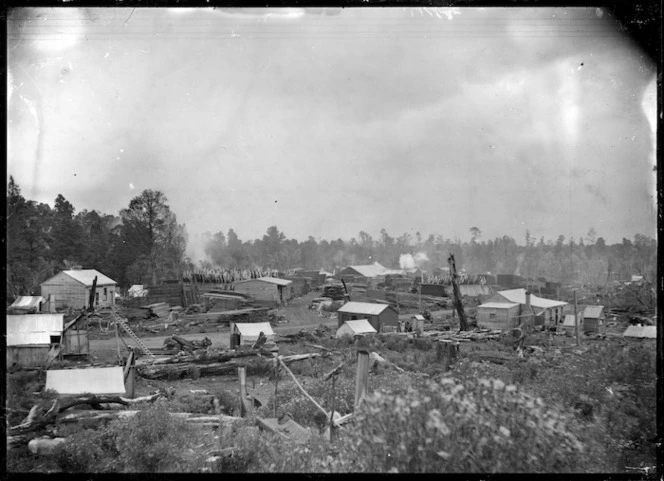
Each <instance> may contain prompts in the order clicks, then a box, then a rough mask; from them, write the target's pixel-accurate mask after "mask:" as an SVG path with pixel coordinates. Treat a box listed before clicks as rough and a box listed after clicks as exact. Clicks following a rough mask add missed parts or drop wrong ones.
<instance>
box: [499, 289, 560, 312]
mask: <svg viewBox="0 0 664 481" xmlns="http://www.w3.org/2000/svg"><path fill="white" fill-rule="evenodd" d="M498 294H500V295H501V296H503V297H504V298H505V299H507V300H508V301H510V302H517V303H519V304H525V303H526V290H525V289H509V290H506V291H499V292H498ZM530 305H531V306H533V307H539V308H541V309H547V308H549V307H561V306H566V305H567V303H566V302H562V301H553V300H551V299H542V298H541V297H537V296H535V295H533V294H531V295H530Z"/></svg>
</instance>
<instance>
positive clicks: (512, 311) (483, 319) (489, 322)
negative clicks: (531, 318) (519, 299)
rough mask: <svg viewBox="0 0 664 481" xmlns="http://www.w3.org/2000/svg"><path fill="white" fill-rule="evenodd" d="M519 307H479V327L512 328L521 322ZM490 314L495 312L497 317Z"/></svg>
mask: <svg viewBox="0 0 664 481" xmlns="http://www.w3.org/2000/svg"><path fill="white" fill-rule="evenodd" d="M519 307H520V306H514V307H510V308H506V309H497V308H493V307H478V308H477V327H479V328H481V329H512V328H514V327H517V326H518V324H519V321H518V316H519ZM490 314H495V315H496V317H495V319H490Z"/></svg>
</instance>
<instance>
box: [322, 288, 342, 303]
mask: <svg viewBox="0 0 664 481" xmlns="http://www.w3.org/2000/svg"><path fill="white" fill-rule="evenodd" d="M323 297H329V298H330V299H332V300H334V301H341V300H344V299H345V298H346V291H345V290H344V286H343V285H342V284H330V285H327V286H325V287H324V288H323Z"/></svg>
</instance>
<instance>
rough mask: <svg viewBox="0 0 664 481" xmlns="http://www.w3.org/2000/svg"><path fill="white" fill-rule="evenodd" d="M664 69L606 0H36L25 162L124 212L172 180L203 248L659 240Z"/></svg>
mask: <svg viewBox="0 0 664 481" xmlns="http://www.w3.org/2000/svg"><path fill="white" fill-rule="evenodd" d="M655 77H656V65H655V64H654V62H652V60H651V59H650V58H649V57H648V56H647V55H646V54H645V52H643V51H642V50H641V49H640V47H639V46H638V45H637V44H636V43H634V42H633V41H632V40H631V39H630V38H629V37H627V36H624V35H623V34H622V33H621V31H620V29H619V28H618V26H617V23H616V22H615V20H614V19H612V18H611V15H610V12H608V11H606V10H604V9H601V8H594V7H593V8H422V7H415V8H345V9H338V8H325V9H321V8H310V9H306V8H305V9H293V8H290V9H277V8H275V9H220V8H216V9H212V8H207V9H199V8H196V9H194V8H184V9H175V8H143V9H141V8H136V9H132V8H91V9H81V8H51V9H48V8H44V9H40V8H20V9H17V10H14V11H12V12H11V14H10V17H9V18H8V89H7V95H8V104H7V105H8V116H7V119H8V130H7V136H8V155H7V159H8V163H7V174H8V176H9V175H11V176H13V177H14V179H15V181H16V182H17V183H18V185H19V186H20V187H21V189H22V193H23V195H24V196H25V197H27V198H29V199H34V200H37V201H39V202H44V203H48V204H50V205H51V206H52V205H53V202H54V200H55V198H56V197H57V195H58V194H62V195H63V196H64V197H65V198H66V199H67V200H69V201H70V202H71V203H72V204H73V205H74V207H75V208H76V209H77V211H82V210H84V209H87V210H93V209H94V210H98V211H100V212H103V213H106V214H114V215H117V214H118V212H119V210H120V209H122V208H125V207H127V205H128V204H129V201H130V200H131V198H132V197H135V196H137V195H139V194H140V193H141V192H142V191H143V190H144V189H153V190H160V191H162V192H163V193H165V194H166V197H167V198H168V201H169V202H168V203H169V205H170V207H171V210H172V211H173V212H174V213H175V214H176V216H177V218H178V221H179V222H180V223H184V224H186V227H187V231H188V233H189V235H190V239H191V240H192V242H191V244H192V245H191V249H192V251H200V245H196V244H197V243H199V241H200V239H201V235H202V234H203V233H204V232H211V233H214V232H217V231H223V232H227V231H228V229H229V228H233V229H234V230H235V232H236V233H237V234H238V235H239V237H240V238H241V239H243V240H248V239H255V238H260V237H262V236H263V235H264V234H265V232H266V230H267V228H268V227H269V226H271V225H277V226H278V228H279V230H280V231H282V232H284V234H285V235H286V236H287V237H288V238H295V239H298V240H301V241H303V240H306V239H307V238H308V237H309V236H313V237H315V238H316V239H321V238H322V239H328V240H332V239H337V238H343V239H350V238H351V237H358V233H359V232H360V231H365V232H368V233H369V234H370V235H372V236H374V238H377V237H378V236H379V232H380V230H381V229H383V228H385V229H386V231H387V232H388V233H389V234H390V235H392V236H393V237H397V236H399V235H401V234H403V233H409V234H411V235H412V236H413V238H415V233H416V232H421V233H422V235H423V236H425V237H426V236H427V235H428V234H431V233H433V234H440V235H442V236H444V237H445V238H452V239H453V238H459V239H461V240H462V241H466V240H469V239H470V232H469V229H470V228H471V227H478V228H479V229H480V230H481V232H482V239H493V238H495V237H498V236H503V235H509V236H511V237H514V238H515V239H517V242H519V243H520V244H522V243H523V242H524V238H525V232H526V230H528V231H529V232H530V234H531V236H533V237H535V238H536V239H539V238H540V237H544V238H545V239H547V240H548V239H556V238H557V237H558V235H561V234H562V235H564V236H565V237H566V238H567V239H569V238H570V237H575V238H576V239H578V238H579V237H585V236H586V235H587V233H588V231H589V230H590V228H591V227H592V228H594V229H595V230H596V232H597V235H598V236H601V237H604V238H605V239H606V241H607V242H609V243H614V242H620V241H621V239H622V238H623V237H627V238H633V237H634V235H635V234H637V233H640V234H644V235H648V236H651V237H655V235H656V197H655V194H656V187H655V175H656V172H655V170H654V167H655V166H656V159H655V145H656V141H655V133H656V112H657V108H656V105H657V104H656V80H655ZM192 253H194V252H190V254H192ZM195 257H196V256H195Z"/></svg>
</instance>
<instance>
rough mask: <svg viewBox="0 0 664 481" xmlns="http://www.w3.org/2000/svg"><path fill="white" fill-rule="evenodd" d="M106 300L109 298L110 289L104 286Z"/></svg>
mask: <svg viewBox="0 0 664 481" xmlns="http://www.w3.org/2000/svg"><path fill="white" fill-rule="evenodd" d="M104 300H105V301H106V300H108V289H107V288H106V287H104Z"/></svg>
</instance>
